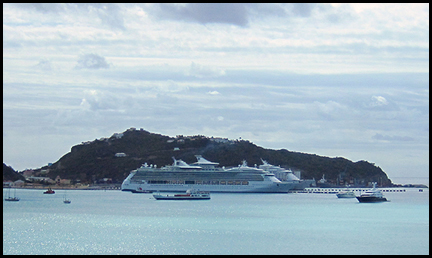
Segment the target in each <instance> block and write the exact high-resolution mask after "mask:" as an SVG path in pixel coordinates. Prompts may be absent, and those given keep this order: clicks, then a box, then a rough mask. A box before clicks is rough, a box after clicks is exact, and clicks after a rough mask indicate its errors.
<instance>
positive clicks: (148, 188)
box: [122, 182, 295, 193]
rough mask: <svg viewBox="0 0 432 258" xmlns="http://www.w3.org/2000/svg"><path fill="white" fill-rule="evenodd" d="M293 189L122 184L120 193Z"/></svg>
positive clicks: (284, 189)
mask: <svg viewBox="0 0 432 258" xmlns="http://www.w3.org/2000/svg"><path fill="white" fill-rule="evenodd" d="M294 187H295V184H290V183H284V182H281V183H273V182H269V183H268V184H261V185H259V184H250V185H197V184H183V185H178V184H176V185H174V184H128V183H123V184H122V191H130V192H132V193H142V192H149V193H150V192H157V191H160V192H185V191H187V190H188V189H191V188H193V189H197V190H200V191H207V192H212V193H218V192H219V193H223V192H225V193H288V192H289V191H290V190H292V189H293V188H294Z"/></svg>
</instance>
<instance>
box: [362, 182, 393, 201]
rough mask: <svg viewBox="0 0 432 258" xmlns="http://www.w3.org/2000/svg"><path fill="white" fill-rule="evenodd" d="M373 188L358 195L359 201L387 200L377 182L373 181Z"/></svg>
mask: <svg viewBox="0 0 432 258" xmlns="http://www.w3.org/2000/svg"><path fill="white" fill-rule="evenodd" d="M372 185H373V188H372V189H370V190H368V191H366V192H364V193H362V194H361V195H360V196H357V197H356V198H357V200H358V201H359V202H387V199H386V198H385V197H384V195H383V194H382V192H381V190H379V189H377V188H376V182H373V183H372Z"/></svg>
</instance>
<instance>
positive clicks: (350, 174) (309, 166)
mask: <svg viewBox="0 0 432 258" xmlns="http://www.w3.org/2000/svg"><path fill="white" fill-rule="evenodd" d="M119 153H124V154H125V155H126V156H124V157H116V154H118V155H119ZM197 154H200V155H202V156H203V157H205V158H206V159H208V160H211V161H214V162H219V164H220V166H225V167H229V166H238V165H239V164H241V163H242V161H243V160H246V161H247V163H248V165H249V166H254V164H256V165H260V164H262V162H261V158H262V159H264V160H267V161H268V162H269V163H271V164H273V165H281V166H282V167H286V168H291V169H293V170H300V171H301V172H302V178H307V179H312V178H315V179H320V178H321V177H322V175H323V174H325V177H326V179H328V180H330V181H332V180H333V181H335V182H336V179H338V180H342V181H344V180H345V181H346V182H349V181H350V180H351V181H352V180H356V182H364V183H367V182H371V181H376V182H380V183H382V185H383V186H389V185H391V181H390V180H389V179H388V178H387V175H386V174H385V173H384V172H383V171H382V170H381V168H379V167H377V166H375V165H374V164H371V163H369V162H367V161H358V162H352V161H350V160H347V159H345V158H329V157H323V156H318V155H314V154H306V153H299V152H292V151H288V150H285V149H282V150H272V149H264V148H262V147H259V146H257V145H255V144H253V143H251V142H249V141H245V140H240V141H239V140H235V141H234V140H228V139H214V138H209V137H205V136H200V135H197V136H187V137H184V136H177V137H175V138H173V137H169V136H164V135H160V134H154V133H150V132H147V131H145V130H143V129H140V130H135V129H133V128H131V129H128V130H126V131H125V132H123V133H122V134H114V135H113V136H111V137H110V138H102V139H98V140H94V141H92V142H86V143H82V144H79V145H76V146H73V147H72V148H71V151H70V152H69V153H67V154H65V155H64V156H63V157H61V158H60V159H59V160H58V161H57V162H55V163H54V164H52V165H51V166H50V167H43V168H40V169H49V173H48V176H49V177H50V178H52V179H54V178H55V177H56V176H57V175H59V176H60V177H61V178H67V179H72V180H73V181H80V182H81V183H93V182H95V181H98V180H101V179H103V178H111V179H112V181H113V182H115V183H121V182H122V181H123V179H124V178H125V177H126V176H127V175H128V174H129V172H130V171H131V170H133V169H136V168H138V167H140V166H141V165H142V164H143V163H145V162H147V164H154V165H157V166H158V167H161V166H164V165H168V164H172V163H173V160H172V157H175V158H176V159H182V160H184V161H185V162H187V163H193V162H195V161H196V158H195V155H197Z"/></svg>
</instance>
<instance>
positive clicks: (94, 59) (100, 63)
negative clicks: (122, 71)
mask: <svg viewBox="0 0 432 258" xmlns="http://www.w3.org/2000/svg"><path fill="white" fill-rule="evenodd" d="M109 67H110V65H109V64H108V63H107V61H106V60H105V57H103V56H99V55H96V54H85V55H82V56H80V57H79V59H78V63H77V65H76V66H75V69H106V68H109Z"/></svg>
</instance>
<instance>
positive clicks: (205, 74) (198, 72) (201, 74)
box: [186, 62, 225, 78]
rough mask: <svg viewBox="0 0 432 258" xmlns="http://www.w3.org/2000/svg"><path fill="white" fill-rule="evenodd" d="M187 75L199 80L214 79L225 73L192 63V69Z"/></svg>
mask: <svg viewBox="0 0 432 258" xmlns="http://www.w3.org/2000/svg"><path fill="white" fill-rule="evenodd" d="M186 74H187V75H188V76H194V77H197V78H212V77H219V76H223V75H225V71H224V70H222V69H219V68H215V67H210V66H204V65H200V64H197V63H195V62H192V63H191V65H190V69H189V71H188V72H187V73H186Z"/></svg>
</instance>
